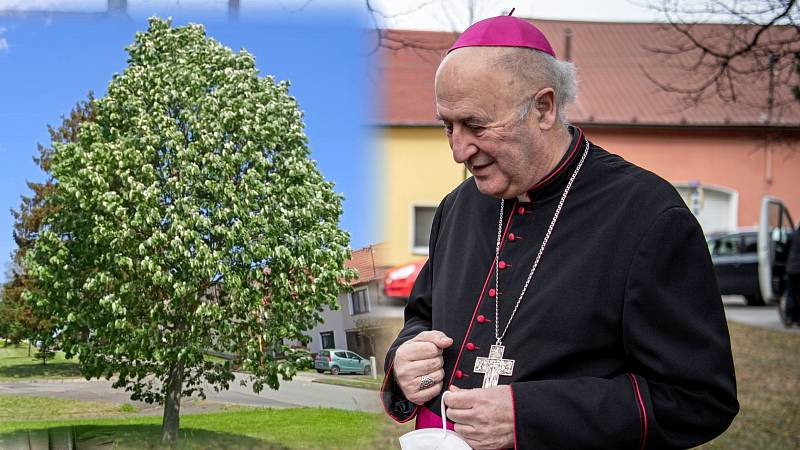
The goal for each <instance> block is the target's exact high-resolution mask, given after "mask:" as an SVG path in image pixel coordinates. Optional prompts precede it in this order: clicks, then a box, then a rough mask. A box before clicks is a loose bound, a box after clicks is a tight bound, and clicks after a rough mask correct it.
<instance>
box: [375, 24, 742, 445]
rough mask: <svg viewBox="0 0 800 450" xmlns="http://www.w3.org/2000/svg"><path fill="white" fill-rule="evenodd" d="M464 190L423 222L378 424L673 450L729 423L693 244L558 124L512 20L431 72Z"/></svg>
mask: <svg viewBox="0 0 800 450" xmlns="http://www.w3.org/2000/svg"><path fill="white" fill-rule="evenodd" d="M435 86H436V111H437V114H438V116H439V118H440V119H441V121H442V123H443V124H444V128H445V133H446V134H447V138H448V141H449V143H450V147H451V148H452V151H453V159H454V160H455V161H456V162H458V163H462V164H464V165H465V166H466V167H467V169H468V170H469V171H470V172H471V173H472V175H473V176H472V177H471V178H469V179H467V180H466V181H464V182H463V183H461V185H460V186H458V187H457V188H456V189H455V190H453V191H452V192H451V193H450V194H448V195H447V196H446V197H445V198H444V200H443V201H442V202H441V204H440V205H439V207H438V209H437V211H436V215H435V217H434V220H433V226H432V229H431V236H430V253H429V260H428V262H427V264H426V265H425V266H424V267H423V269H422V270H421V272H420V274H419V277H418V279H417V282H416V284H415V286H414V289H413V291H412V294H411V297H410V299H409V303H408V306H407V307H406V311H405V325H404V328H403V329H402V331H401V332H400V335H399V336H398V338H397V340H396V341H395V342H394V344H393V345H392V346H391V348H390V351H389V354H388V356H387V361H386V367H387V368H388V369H387V376H386V381H385V382H384V386H383V389H382V398H383V402H384V405H385V407H386V410H387V412H388V413H389V414H390V415H391V416H392V417H393V418H394V419H395V420H397V421H400V422H405V421H408V420H411V419H412V418H414V417H416V420H417V422H416V425H417V428H421V427H433V426H441V418H440V416H439V414H440V409H439V399H440V396H441V395H442V393H443V391H444V390H446V389H449V390H450V391H453V393H452V394H451V395H448V396H447V397H446V399H445V404H446V405H447V407H448V409H447V418H448V419H449V421H450V422H449V425H450V427H451V428H453V429H454V430H455V431H456V432H458V433H460V434H461V435H462V436H463V437H464V439H465V440H466V441H467V442H468V443H469V444H470V445H471V446H472V447H474V448H477V449H496V448H508V447H514V448H518V449H529V448H536V449H541V448H553V449H584V448H608V449H623V448H637V449H638V448H646V447H650V448H687V447H693V446H695V445H698V444H700V443H702V442H705V441H708V440H710V439H712V438H713V437H715V436H717V435H718V434H719V433H721V432H722V431H723V430H725V428H726V427H727V426H728V425H729V424H730V422H731V420H732V419H733V417H734V416H735V415H736V413H737V411H738V403H737V400H736V383H735V378H734V373H733V361H732V357H731V351H730V341H729V337H728V332H727V327H726V323H725V316H724V312H723V308H722V304H721V300H720V296H719V291H718V290H717V285H716V280H715V277H714V272H713V269H712V266H711V260H710V257H709V254H708V250H707V247H706V243H705V240H704V238H703V233H702V231H701V229H700V227H699V225H698V223H697V221H696V220H695V218H694V217H693V216H692V214H691V212H689V210H688V209H687V208H686V206H685V204H684V203H683V201H682V200H681V198H680V196H679V195H678V194H677V193H676V191H675V190H674V189H673V188H672V186H671V185H670V184H669V183H667V182H666V181H664V180H662V179H661V178H659V177H658V176H656V175H654V174H652V173H650V172H648V171H646V170H643V169H641V168H639V167H636V166H634V165H633V164H631V163H629V162H627V161H625V160H623V159H622V158H620V157H619V156H616V155H613V154H610V153H608V152H606V151H605V150H603V149H602V148H600V147H598V146H596V145H594V144H592V143H590V142H589V141H588V140H587V138H586V137H585V136H584V134H583V132H582V131H581V130H580V129H578V128H576V127H573V126H569V125H567V124H566V123H565V120H564V109H565V107H566V105H567V104H568V103H569V102H570V101H571V100H572V99H573V98H574V94H575V76H574V71H573V70H572V66H571V65H569V64H568V63H563V62H559V61H557V60H556V59H555V58H554V52H553V50H552V48H551V47H550V45H549V43H548V42H547V40H546V39H545V37H544V36H543V35H542V34H541V32H540V31H539V30H538V29H536V28H535V27H534V26H533V25H531V24H530V23H529V22H527V21H524V20H521V19H517V18H514V17H508V16H504V17H496V18H492V19H487V20H485V21H482V22H478V23H476V24H475V25H473V26H472V27H470V28H469V29H468V30H467V31H465V32H464V34H463V35H462V36H461V37H460V38H459V40H458V41H457V42H456V44H455V45H454V46H453V48H452V49H451V50H450V52H449V53H448V55H447V56H446V57H445V58H444V60H443V61H442V63H441V65H440V66H439V69H438V71H437V73H436V85H435Z"/></svg>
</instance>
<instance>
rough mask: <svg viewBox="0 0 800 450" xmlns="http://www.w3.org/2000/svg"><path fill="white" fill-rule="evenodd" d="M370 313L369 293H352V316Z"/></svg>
mask: <svg viewBox="0 0 800 450" xmlns="http://www.w3.org/2000/svg"><path fill="white" fill-rule="evenodd" d="M368 312H369V291H368V290H367V289H366V288H364V289H358V290H355V291H353V292H351V293H350V314H351V315H353V316H355V315H356V314H364V313H368Z"/></svg>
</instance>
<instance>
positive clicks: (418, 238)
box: [412, 205, 436, 255]
mask: <svg viewBox="0 0 800 450" xmlns="http://www.w3.org/2000/svg"><path fill="white" fill-rule="evenodd" d="M434 214H436V207H435V206H416V205H415V206H414V230H413V239H414V242H413V243H412V251H413V253H415V254H418V255H427V254H428V240H429V239H430V237H431V225H432V224H433V216H434Z"/></svg>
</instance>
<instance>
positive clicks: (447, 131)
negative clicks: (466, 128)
mask: <svg viewBox="0 0 800 450" xmlns="http://www.w3.org/2000/svg"><path fill="white" fill-rule="evenodd" d="M444 132H445V134H446V135H448V136H450V135H451V134H453V125H445V126H444Z"/></svg>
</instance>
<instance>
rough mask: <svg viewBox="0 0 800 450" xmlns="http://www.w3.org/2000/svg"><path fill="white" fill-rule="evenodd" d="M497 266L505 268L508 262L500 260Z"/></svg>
mask: <svg viewBox="0 0 800 450" xmlns="http://www.w3.org/2000/svg"><path fill="white" fill-rule="evenodd" d="M497 267H499V268H500V269H501V270H502V269H505V268H506V262H505V261H500V262H499V263H497Z"/></svg>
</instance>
